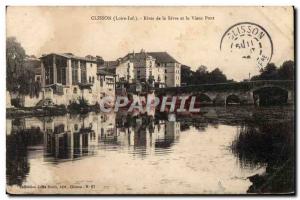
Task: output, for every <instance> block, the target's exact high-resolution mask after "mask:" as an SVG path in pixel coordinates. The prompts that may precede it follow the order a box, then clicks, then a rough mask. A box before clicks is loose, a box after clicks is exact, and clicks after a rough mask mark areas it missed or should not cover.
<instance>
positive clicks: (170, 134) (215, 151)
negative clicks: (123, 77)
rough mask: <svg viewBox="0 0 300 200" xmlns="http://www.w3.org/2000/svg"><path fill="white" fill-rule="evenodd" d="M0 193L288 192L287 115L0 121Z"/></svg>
mask: <svg viewBox="0 0 300 200" xmlns="http://www.w3.org/2000/svg"><path fill="white" fill-rule="evenodd" d="M6 126H7V129H6V138H7V153H6V156H7V162H6V165H7V191H8V192H9V193H14V194H18V193H28V194H31V193H40V194H47V193H61V194H67V193H73V194H246V193H290V192H293V191H294V162H295V160H294V159H295V158H294V109H293V107H291V106H283V107H266V108H259V107H253V106H251V107H248V106H243V107H206V108H203V109H201V112H200V113H199V114H197V115H196V114H193V115H191V114H188V113H185V114H181V115H175V114H169V115H166V114H165V115H163V114H160V115H159V114H158V113H156V114H155V113H154V112H153V113H150V114H148V115H145V114H143V115H139V114H138V113H130V114H129V113H126V112H119V113H88V114H85V115H79V114H75V115H74V114H72V115H71V114H67V115H65V116H47V117H27V118H14V119H7V120H6Z"/></svg>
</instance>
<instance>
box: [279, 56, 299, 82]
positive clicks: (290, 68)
mask: <svg viewBox="0 0 300 200" xmlns="http://www.w3.org/2000/svg"><path fill="white" fill-rule="evenodd" d="M294 73H295V69H294V62H293V61H291V60H289V61H285V62H284V63H283V64H282V65H281V66H280V68H279V69H278V75H279V78H280V79H282V80H294Z"/></svg>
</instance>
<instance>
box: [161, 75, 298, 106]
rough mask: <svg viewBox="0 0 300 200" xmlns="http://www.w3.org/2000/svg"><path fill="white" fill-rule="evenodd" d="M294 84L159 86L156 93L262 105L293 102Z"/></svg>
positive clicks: (204, 100)
mask: <svg viewBox="0 0 300 200" xmlns="http://www.w3.org/2000/svg"><path fill="white" fill-rule="evenodd" d="M294 84H295V82H294V81H290V80H259V81H247V82H246V81H245V82H231V83H217V84H201V85H189V86H181V87H167V88H158V89H156V90H155V93H156V95H157V96H163V95H173V96H174V95H178V96H180V95H188V96H197V100H199V99H200V101H202V102H203V103H207V104H219V105H220V104H223V105H224V104H225V105H226V104H231V103H232V104H237V103H238V104H257V105H262V104H272V103H274V102H275V103H276V102H277V103H278V102H280V103H283V104H286V103H287V104H293V103H294V95H295V94H294ZM198 98H199V99H198Z"/></svg>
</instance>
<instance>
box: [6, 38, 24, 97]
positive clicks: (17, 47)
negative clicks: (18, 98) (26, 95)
mask: <svg viewBox="0 0 300 200" xmlns="http://www.w3.org/2000/svg"><path fill="white" fill-rule="evenodd" d="M25 57H26V53H25V50H24V48H23V47H22V46H21V44H20V43H19V42H17V40H16V38H15V37H8V38H7V39H6V64H7V68H6V86H7V90H8V91H17V90H18V88H19V87H20V85H19V84H18V79H19V76H21V74H24V68H23V66H24V62H25Z"/></svg>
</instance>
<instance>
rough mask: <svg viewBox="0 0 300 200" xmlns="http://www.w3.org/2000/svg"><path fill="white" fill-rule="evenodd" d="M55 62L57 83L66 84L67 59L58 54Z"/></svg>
mask: <svg viewBox="0 0 300 200" xmlns="http://www.w3.org/2000/svg"><path fill="white" fill-rule="evenodd" d="M55 64H56V75H57V76H56V77H57V83H61V84H63V85H66V67H67V59H65V58H62V57H57V56H56V59H55Z"/></svg>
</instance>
